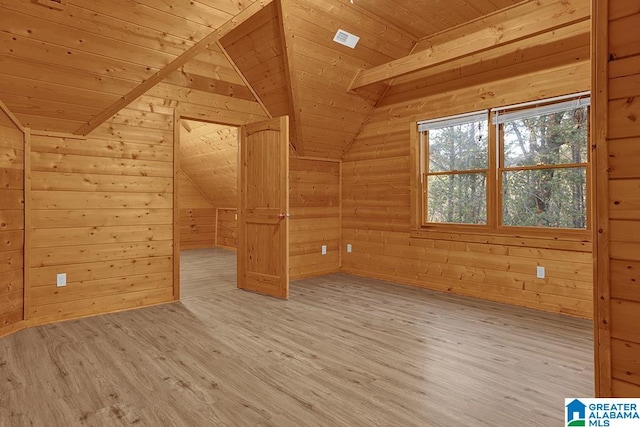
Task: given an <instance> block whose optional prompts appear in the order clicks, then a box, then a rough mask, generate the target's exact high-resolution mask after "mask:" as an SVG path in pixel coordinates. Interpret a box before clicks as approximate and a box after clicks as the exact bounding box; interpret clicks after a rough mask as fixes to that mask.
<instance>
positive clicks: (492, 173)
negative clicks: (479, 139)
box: [487, 111, 503, 229]
mask: <svg viewBox="0 0 640 427" xmlns="http://www.w3.org/2000/svg"><path fill="white" fill-rule="evenodd" d="M493 114H494V113H493V112H491V111H489V117H488V120H489V129H487V131H488V132H489V135H488V136H489V141H488V142H489V146H488V148H489V159H488V160H487V166H488V167H489V170H488V171H487V209H488V210H487V225H489V227H491V228H493V229H497V228H498V227H499V226H500V224H502V209H500V208H501V204H502V176H501V174H500V171H499V170H498V167H499V165H501V164H502V161H503V160H502V158H503V152H502V137H501V134H502V126H497V127H496V126H493V124H492V123H493ZM492 127H493V128H494V129H492ZM496 129H497V130H496Z"/></svg>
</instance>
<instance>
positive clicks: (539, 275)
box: [536, 266, 545, 279]
mask: <svg viewBox="0 0 640 427" xmlns="http://www.w3.org/2000/svg"><path fill="white" fill-rule="evenodd" d="M536 277H537V278H538V279H544V277H545V271H544V267H541V266H538V267H537V268H536Z"/></svg>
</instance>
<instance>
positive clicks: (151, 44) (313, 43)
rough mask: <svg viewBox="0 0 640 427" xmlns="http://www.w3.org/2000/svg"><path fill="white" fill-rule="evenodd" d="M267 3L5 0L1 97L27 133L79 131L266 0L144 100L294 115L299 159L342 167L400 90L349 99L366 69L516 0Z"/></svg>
mask: <svg viewBox="0 0 640 427" xmlns="http://www.w3.org/2000/svg"><path fill="white" fill-rule="evenodd" d="M258 1H259V3H255V4H254V0H180V1H167V0H110V1H107V0H67V2H66V6H65V7H64V8H63V10H61V11H57V10H51V9H48V8H47V7H44V6H41V5H38V4H37V3H36V2H35V1H33V0H0V10H1V11H2V13H0V41H1V42H2V44H1V47H0V100H2V101H4V102H5V103H6V104H7V105H8V107H9V108H10V109H11V111H13V112H14V113H15V114H16V115H17V116H18V117H19V119H20V120H21V121H22V122H23V123H24V124H25V125H26V126H30V127H33V128H36V129H41V130H50V131H58V132H80V133H82V132H81V131H82V130H83V129H88V128H90V127H91V126H90V125H91V123H92V122H94V121H96V120H98V119H99V118H101V116H104V115H105V114H106V113H107V112H109V111H110V110H109V109H110V108H111V109H112V108H113V107H114V105H116V106H117V105H118V104H119V103H120V102H122V99H123V97H125V100H126V99H127V98H126V96H127V94H129V93H130V92H131V91H132V90H135V88H138V87H139V86H140V84H141V83H143V82H145V81H146V82H150V81H153V79H154V77H157V74H156V73H158V72H159V71H160V70H166V69H167V68H165V67H166V66H167V65H168V64H175V60H176V58H179V57H180V55H184V54H185V52H188V51H189V52H191V51H190V50H189V49H190V48H193V47H194V46H197V43H198V42H199V41H201V40H203V38H206V37H207V36H210V35H211V34H212V33H214V32H215V31H220V29H221V28H224V27H225V26H228V25H229V23H230V22H233V21H234V20H231V18H234V17H237V16H238V14H242V13H241V12H242V11H243V10H245V13H246V12H247V11H249V10H251V9H252V8H254V6H257V5H260V6H262V5H265V7H263V8H262V9H261V10H259V12H258V13H256V14H255V15H254V16H253V17H252V18H250V19H248V20H247V21H244V22H241V23H240V24H239V26H238V27H237V28H235V29H232V30H231V31H230V32H229V33H228V34H226V36H224V37H222V38H221V39H220V41H219V43H212V44H211V45H209V46H208V48H207V49H206V50H205V51H203V52H201V53H199V54H198V55H196V56H195V57H193V58H191V59H189V60H188V61H186V62H184V63H182V64H181V66H180V67H179V69H177V71H174V72H171V73H166V75H163V76H162V79H158V81H157V82H156V83H157V84H155V83H154V85H152V86H150V90H148V91H145V92H144V93H145V96H144V97H143V98H141V100H142V101H143V102H145V97H147V98H148V99H146V101H148V103H149V104H150V105H151V107H152V108H151V111H153V105H156V106H159V107H170V108H173V107H175V106H177V105H180V106H181V109H183V111H185V112H186V115H187V116H188V117H190V118H194V119H203V120H211V121H215V122H219V123H224V124H230V125H240V124H243V123H248V122H251V121H255V120H260V119H262V118H265V117H268V116H279V115H284V114H286V115H289V116H290V117H291V124H292V130H291V135H292V136H291V140H292V143H293V145H294V146H295V149H296V151H297V153H298V154H300V155H305V156H313V157H328V158H341V157H342V156H343V154H344V152H345V151H346V150H347V149H348V147H349V146H350V145H351V144H352V142H353V141H354V139H355V138H356V137H357V135H358V134H359V133H360V131H361V129H362V128H363V126H364V125H365V123H366V122H367V121H368V119H369V117H370V115H371V114H372V112H373V110H374V109H375V107H376V106H377V105H378V104H379V103H380V100H381V99H382V98H383V96H384V94H385V93H386V92H387V91H388V86H389V85H390V81H380V82H376V83H375V84H369V85H366V86H363V87H361V88H359V89H358V90H356V91H353V90H349V89H350V87H351V85H352V82H353V81H354V77H355V76H356V75H357V74H358V73H359V71H360V70H369V69H372V68H375V67H380V66H384V64H388V63H390V62H392V61H394V60H398V59H400V58H404V57H406V56H407V55H409V54H410V53H411V52H413V51H415V49H416V48H419V49H420V50H422V49H424V48H428V45H429V44H430V43H431V42H432V40H437V39H438V34H441V33H442V31H443V30H446V29H450V28H452V27H455V26H458V25H460V24H463V23H466V22H469V21H473V20H477V19H478V18H481V17H483V16H486V15H487V14H491V13H495V12H496V11H500V10H503V9H505V8H508V7H510V6H512V5H513V4H515V3H517V2H518V0H474V1H471V0H448V1H446V2H445V1H444V0H422V1H414V0H397V1H389V0H353V3H351V2H350V1H349V0H274V1H273V2H270V1H269V0H258ZM528 3H536V1H532V0H530V1H529V2H528ZM258 9H259V8H256V10H258ZM283 18H284V19H283ZM230 20H231V21H230ZM236 20H237V18H236ZM232 28H233V26H232ZM338 29H343V30H346V31H349V32H351V33H354V34H356V35H358V36H360V38H361V39H360V42H359V44H358V46H357V47H356V48H355V49H350V48H348V47H344V46H341V45H339V44H336V43H334V42H333V41H332V39H333V36H334V35H335V33H336V31H337V30H338ZM201 44H202V43H201ZM136 98H137V97H136ZM132 99H133V98H132ZM159 99H164V102H162V103H161V102H159V101H158V100H159ZM136 102H140V101H136ZM152 104H153V105H152Z"/></svg>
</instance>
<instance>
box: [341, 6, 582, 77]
mask: <svg viewBox="0 0 640 427" xmlns="http://www.w3.org/2000/svg"><path fill="white" fill-rule="evenodd" d="M538 3H539V6H540V9H539V10H540V13H539V14H538V15H536V19H535V21H532V22H524V23H523V20H522V17H521V16H517V15H515V14H514V16H513V17H512V18H510V19H508V20H506V21H504V22H503V23H502V24H501V25H500V27H499V28H497V27H495V26H491V25H489V26H486V27H485V28H483V29H481V30H479V31H476V32H475V33H472V34H469V35H468V36H467V38H466V40H467V42H465V43H461V42H460V39H456V40H452V41H448V42H445V43H442V44H440V45H438V46H433V47H431V48H429V49H426V50H423V51H420V52H417V53H413V54H409V55H408V56H405V57H404V58H399V59H396V60H394V61H390V62H388V63H386V64H381V65H378V66H376V67H373V68H369V69H361V70H360V71H359V72H358V73H357V75H356V78H355V79H354V81H353V83H352V84H351V87H350V88H349V89H350V90H354V89H358V88H362V87H365V86H368V85H371V84H374V83H379V82H382V81H385V80H389V79H393V78H395V77H400V76H404V75H407V74H410V73H413V72H415V71H420V70H424V69H426V68H430V67H434V66H436V65H440V64H445V63H448V62H451V61H454V60H456V59H459V58H463V57H465V56H469V55H472V54H474V53H477V52H480V51H488V50H491V49H496V48H499V47H501V46H504V45H507V44H510V43H514V42H517V41H519V40H522V39H523V38H527V37H533V36H537V35H540V34H543V33H547V32H550V31H553V30H555V29H558V28H561V27H565V26H567V25H571V24H574V23H577V22H582V21H586V20H588V19H589V17H590V16H589V10H588V8H584V10H582V9H581V6H582V3H584V2H582V3H575V4H574V5H573V6H574V7H573V9H572V13H567V5H566V2H564V1H540V2H538Z"/></svg>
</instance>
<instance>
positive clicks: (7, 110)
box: [0, 101, 24, 133]
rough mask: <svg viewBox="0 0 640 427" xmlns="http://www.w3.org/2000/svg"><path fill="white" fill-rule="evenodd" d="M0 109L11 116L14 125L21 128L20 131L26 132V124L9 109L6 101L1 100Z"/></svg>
mask: <svg viewBox="0 0 640 427" xmlns="http://www.w3.org/2000/svg"><path fill="white" fill-rule="evenodd" d="M0 111H3V112H4V113H5V114H6V115H7V116H9V120H11V121H12V122H13V124H14V125H16V127H17V128H18V129H19V130H20V132H22V133H24V126H22V123H20V120H18V118H17V117H16V116H15V115H14V114H13V113H12V112H11V110H9V107H7V106H6V105H5V103H4V102H2V101H0Z"/></svg>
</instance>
